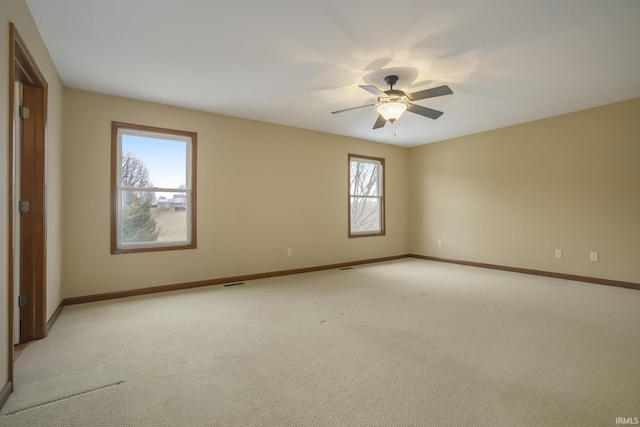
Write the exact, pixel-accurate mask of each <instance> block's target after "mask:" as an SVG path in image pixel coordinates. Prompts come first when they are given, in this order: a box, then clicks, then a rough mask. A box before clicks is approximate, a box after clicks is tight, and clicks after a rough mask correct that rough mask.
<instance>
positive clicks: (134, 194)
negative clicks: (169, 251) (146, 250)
mask: <svg viewBox="0 0 640 427" xmlns="http://www.w3.org/2000/svg"><path fill="white" fill-rule="evenodd" d="M154 199H155V195H154V193H152V192H148V191H123V192H122V212H121V215H122V221H121V224H122V228H121V230H120V231H121V233H122V243H149V242H155V241H157V240H158V235H159V234H160V233H159V231H158V226H157V223H156V221H155V218H154V216H155V215H154V213H155V212H154V211H155V208H154V207H153V203H154Z"/></svg>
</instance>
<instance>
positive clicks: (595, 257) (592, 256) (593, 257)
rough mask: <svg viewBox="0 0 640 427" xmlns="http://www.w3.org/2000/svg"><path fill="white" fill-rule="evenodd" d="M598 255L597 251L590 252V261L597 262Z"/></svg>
mask: <svg viewBox="0 0 640 427" xmlns="http://www.w3.org/2000/svg"><path fill="white" fill-rule="evenodd" d="M598 259H599V256H598V252H591V261H593V262H598Z"/></svg>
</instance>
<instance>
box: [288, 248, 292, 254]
mask: <svg viewBox="0 0 640 427" xmlns="http://www.w3.org/2000/svg"><path fill="white" fill-rule="evenodd" d="M287 255H288V256H291V255H293V249H292V248H287Z"/></svg>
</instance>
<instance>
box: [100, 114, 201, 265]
mask: <svg viewBox="0 0 640 427" xmlns="http://www.w3.org/2000/svg"><path fill="white" fill-rule="evenodd" d="M196 140H197V134H196V133H194V132H185V131H177V130H169V129H160V128H154V127H149V126H139V125H132V124H126V123H117V122H112V124H111V205H112V206H111V253H114V254H118V253H128V252H146V251H161V250H172V249H193V248H195V247H196V221H195V218H196V142H197V141H196Z"/></svg>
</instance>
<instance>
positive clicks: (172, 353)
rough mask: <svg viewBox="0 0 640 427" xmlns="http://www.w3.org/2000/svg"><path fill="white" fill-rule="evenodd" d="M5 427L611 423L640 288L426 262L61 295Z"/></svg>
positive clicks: (638, 321)
mask: <svg viewBox="0 0 640 427" xmlns="http://www.w3.org/2000/svg"><path fill="white" fill-rule="evenodd" d="M15 368H16V375H15V382H16V390H15V392H14V393H13V394H12V395H11V397H10V399H9V400H8V402H7V403H6V404H5V406H4V408H3V409H2V411H1V412H0V426H83V427H86V426H243V427H244V426H440V425H442V426H448V425H450V426H461V425H467V426H521V425H527V426H565V425H566V426H590V425H593V426H609V425H611V426H614V425H616V418H617V417H638V416H640V291H637V290H630V289H622V288H615V287H608V286H601V285H595V284H588V283H579V282H570V281H565V280H557V279H550V278H545V277H538V276H528V275H523V274H516V273H506V272H501V271H495V270H487V269H481V268H474V267H465V266H458V265H452V264H444V263H437V262H430V261H423V260H416V259H404V260H400V261H394V262H388V263H380V264H371V265H366V266H360V267H356V268H353V269H351V270H330V271H322V272H316V273H309V274H302V275H295V276H285V277H279V278H271V279H264V280H255V281H250V282H246V284H244V285H241V286H233V287H223V286H216V287H209V288H200V289H194V290H188V291H180V292H170V293H163V294H156V295H152V296H146V297H135V298H128V299H121V300H114V301H107V302H101V303H91V304H84V305H78V306H69V307H66V308H65V309H64V310H63V312H62V314H61V315H60V317H59V319H58V321H57V322H56V324H55V326H54V327H53V328H52V330H51V331H50V333H49V336H48V337H47V338H46V339H44V340H41V341H38V342H35V343H32V344H30V345H29V346H28V347H27V348H26V349H25V350H24V352H23V353H22V354H21V355H20V357H19V358H18V360H17V361H16V365H15Z"/></svg>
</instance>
